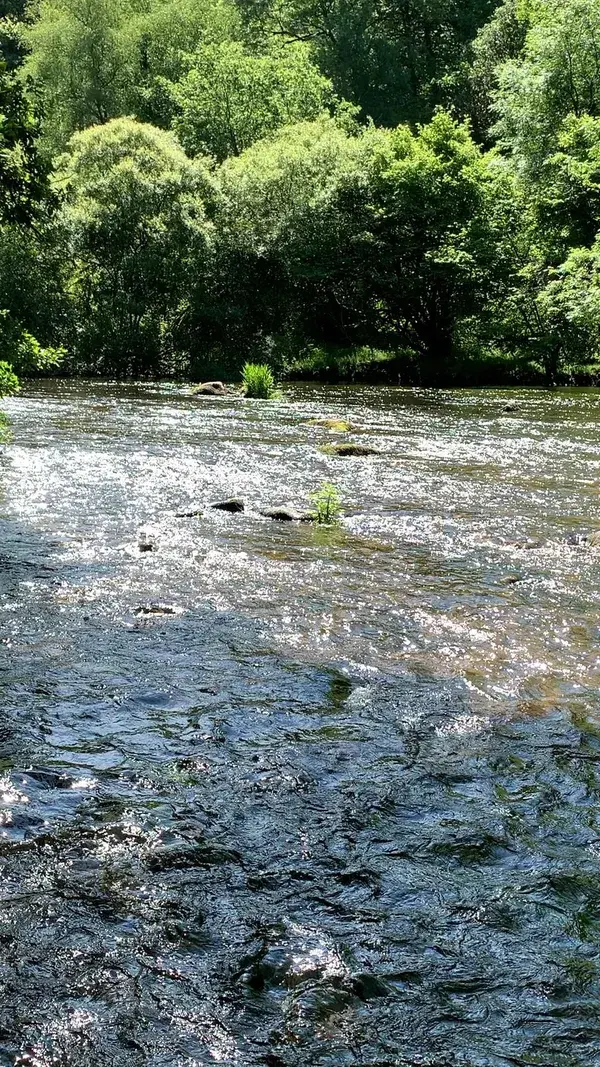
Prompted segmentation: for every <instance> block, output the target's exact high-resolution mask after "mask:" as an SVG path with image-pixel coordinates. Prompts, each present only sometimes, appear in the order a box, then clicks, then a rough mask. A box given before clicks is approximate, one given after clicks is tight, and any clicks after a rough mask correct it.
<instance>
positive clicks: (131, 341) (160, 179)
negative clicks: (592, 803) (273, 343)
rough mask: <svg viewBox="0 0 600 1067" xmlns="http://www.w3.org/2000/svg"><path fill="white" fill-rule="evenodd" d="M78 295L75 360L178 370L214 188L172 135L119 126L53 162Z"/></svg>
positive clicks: (99, 367)
mask: <svg viewBox="0 0 600 1067" xmlns="http://www.w3.org/2000/svg"><path fill="white" fill-rule="evenodd" d="M57 182H58V183H59V184H60V185H61V187H62V188H63V190H64V195H65V205H64V208H63V210H62V223H63V225H64V226H65V227H66V230H67V235H68V245H69V248H70V256H71V261H72V271H73V274H72V283H71V285H72V288H73V290H74V294H75V311H76V322H75V330H74V334H73V336H74V347H75V351H76V356H77V357H78V359H80V360H82V361H83V363H84V365H85V366H86V367H87V368H88V369H91V370H94V371H96V372H100V371H102V372H104V373H117V374H150V373H157V372H158V371H159V370H162V371H163V372H166V371H168V369H169V368H170V369H171V371H172V370H173V369H174V367H175V366H179V367H180V369H181V359H183V357H181V359H180V361H179V363H178V362H177V361H178V359H179V355H180V354H178V353H177V351H176V337H177V330H178V326H179V322H180V319H181V317H182V316H183V315H184V312H185V307H186V297H187V293H188V291H189V288H190V284H191V278H192V277H193V278H194V279H195V284H196V285H197V284H198V278H199V276H200V277H201V276H202V275H203V272H204V271H205V269H206V264H207V260H208V257H209V255H210V245H211V227H210V225H209V223H208V222H207V219H206V214H205V201H206V199H207V198H208V197H210V196H211V182H210V178H209V175H208V172H207V170H206V168H205V166H204V165H203V164H202V163H201V162H196V163H193V162H191V161H190V160H189V159H187V157H186V156H185V154H184V152H183V150H182V149H181V147H180V146H179V144H178V143H177V141H176V140H175V138H174V137H173V135H172V134H170V133H166V132H164V131H161V130H158V129H156V128H154V127H152V126H148V125H145V124H142V123H137V122H135V121H134V120H132V119H115V120H113V121H111V122H108V123H106V124H105V125H104V126H96V127H92V128H90V129H89V130H86V131H85V132H84V133H79V134H76V135H75V136H74V137H73V138H72V140H71V141H70V144H69V151H68V153H67V154H66V155H65V156H64V157H63V158H62V159H61V160H60V161H59V169H58V176H57Z"/></svg>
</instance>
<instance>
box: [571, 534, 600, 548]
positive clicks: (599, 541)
mask: <svg viewBox="0 0 600 1067" xmlns="http://www.w3.org/2000/svg"><path fill="white" fill-rule="evenodd" d="M565 541H566V542H567V544H568V545H589V546H590V547H591V548H600V530H592V532H591V533H578V532H577V531H574V532H573V533H570V534H567V536H566V537H565Z"/></svg>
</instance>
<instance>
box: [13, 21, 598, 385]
mask: <svg viewBox="0 0 600 1067" xmlns="http://www.w3.org/2000/svg"><path fill="white" fill-rule="evenodd" d="M0 15H1V16H2V20H1V22H0V47H1V50H2V63H1V66H0V116H1V121H0V310H1V317H0V361H1V362H0V388H1V390H2V391H3V392H4V393H7V392H11V391H14V389H15V388H16V387H17V382H16V380H15V378H14V375H15V374H17V375H18V374H26V375H28V374H32V373H52V371H53V368H54V367H55V366H56V365H57V364H58V363H59V362H60V365H61V368H62V370H61V373H65V372H66V373H69V374H86V375H104V376H106V375H108V376H138V377H158V376H162V377H170V378H176V379H177V378H179V379H181V378H187V379H192V380H202V381H204V380H206V379H209V378H211V377H218V378H227V377H229V378H230V379H234V380H239V378H240V374H241V369H242V367H243V365H244V363H246V362H247V361H252V362H256V363H259V364H264V365H267V366H268V367H269V368H270V370H271V371H273V372H274V373H275V374H276V375H277V376H285V375H286V374H287V375H288V376H292V375H295V376H303V375H304V376H313V377H321V378H325V379H329V380H334V381H335V380H347V379H353V378H354V379H360V378H364V377H369V378H373V379H382V380H388V381H392V382H397V381H400V382H405V383H413V382H416V383H423V384H466V383H469V384H489V383H492V382H496V383H515V382H521V383H538V382H546V383H550V384H554V383H557V382H560V381H574V382H582V383H586V382H593V381H595V380H596V376H597V374H598V372H599V370H600V236H599V230H600V64H599V62H598V51H599V46H600V0H560V2H558V0H501V2H495V0H445V2H444V3H438V2H437V0H418V2H417V3H415V2H413V0H411V2H408V0H361V2H360V3H359V2H357V0H349V2H346V3H341V2H336V0H334V2H332V3H326V4H323V3H321V2H317V0H260V2H259V0H85V3H84V2H82V0H32V2H31V3H29V4H27V3H24V2H23V0H0ZM565 57H566V58H565ZM567 60H568V62H567Z"/></svg>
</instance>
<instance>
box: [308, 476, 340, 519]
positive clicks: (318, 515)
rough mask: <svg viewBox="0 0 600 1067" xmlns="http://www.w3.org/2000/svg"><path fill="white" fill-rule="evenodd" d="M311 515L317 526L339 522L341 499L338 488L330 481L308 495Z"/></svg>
mask: <svg viewBox="0 0 600 1067" xmlns="http://www.w3.org/2000/svg"><path fill="white" fill-rule="evenodd" d="M310 499H311V503H312V505H313V516H314V520H315V522H316V523H318V524H319V526H333V525H335V524H337V523H339V521H340V519H341V517H342V515H343V512H342V499H341V496H340V494H339V491H338V489H337V488H336V486H335V485H332V484H331V482H323V484H322V485H321V486H320V487H319V489H317V490H316V491H315V492H314V493H311V496H310Z"/></svg>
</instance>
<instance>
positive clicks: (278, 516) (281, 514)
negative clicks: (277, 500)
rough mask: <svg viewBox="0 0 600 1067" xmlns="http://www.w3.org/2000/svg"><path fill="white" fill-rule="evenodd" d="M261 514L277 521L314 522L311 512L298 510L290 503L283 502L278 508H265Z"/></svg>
mask: <svg viewBox="0 0 600 1067" xmlns="http://www.w3.org/2000/svg"><path fill="white" fill-rule="evenodd" d="M260 514H261V515H264V517H265V518H266V519H274V520H275V521H276V522H314V515H312V514H311V512H309V511H298V509H297V508H294V507H292V506H291V505H288V504H283V505H282V506H281V507H278V508H265V509H264V510H263V511H261V513H260Z"/></svg>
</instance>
